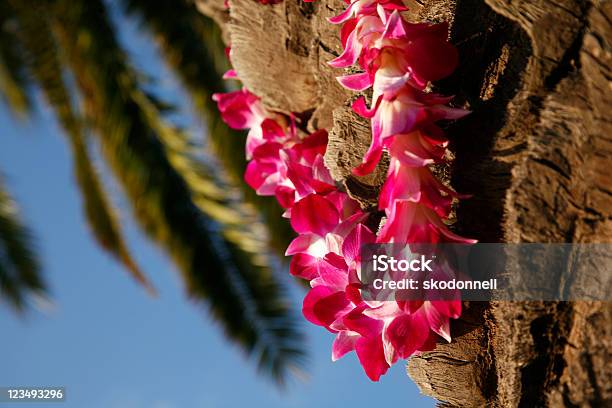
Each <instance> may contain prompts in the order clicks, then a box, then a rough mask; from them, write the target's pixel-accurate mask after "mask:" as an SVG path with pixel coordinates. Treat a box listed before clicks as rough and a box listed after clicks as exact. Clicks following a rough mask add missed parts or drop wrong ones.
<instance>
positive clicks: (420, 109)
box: [353, 86, 468, 176]
mask: <svg viewBox="0 0 612 408" xmlns="http://www.w3.org/2000/svg"><path fill="white" fill-rule="evenodd" d="M450 99H451V98H448V97H441V96H439V95H435V94H426V93H423V92H421V91H419V90H417V89H414V88H412V87H409V86H405V87H403V88H402V89H401V90H400V91H399V92H397V93H396V94H394V95H391V96H389V95H386V94H382V95H379V96H378V97H377V99H376V100H374V103H373V105H374V107H373V108H371V109H369V108H368V107H367V106H366V104H365V99H364V98H363V97H361V98H359V99H357V100H356V101H355V102H354V103H353V110H354V111H355V112H356V113H357V114H359V115H361V116H363V117H365V118H369V119H371V120H372V143H371V145H370V148H369V149H368V151H367V153H366V154H365V156H364V158H363V162H362V164H361V165H359V166H358V167H357V168H355V169H354V170H353V172H354V173H355V174H356V175H360V176H362V175H366V174H369V173H371V172H372V171H373V170H374V168H375V167H376V164H378V162H379V161H380V157H381V155H382V150H383V148H384V147H388V146H389V144H390V142H391V140H387V139H388V138H389V137H391V136H395V135H397V134H400V133H411V132H413V131H415V130H417V129H419V128H427V127H431V126H432V124H433V122H435V121H437V120H440V119H459V118H461V117H463V116H465V115H467V113H468V112H467V111H465V110H463V109H455V108H450V107H448V106H446V103H448V102H449V101H450Z"/></svg>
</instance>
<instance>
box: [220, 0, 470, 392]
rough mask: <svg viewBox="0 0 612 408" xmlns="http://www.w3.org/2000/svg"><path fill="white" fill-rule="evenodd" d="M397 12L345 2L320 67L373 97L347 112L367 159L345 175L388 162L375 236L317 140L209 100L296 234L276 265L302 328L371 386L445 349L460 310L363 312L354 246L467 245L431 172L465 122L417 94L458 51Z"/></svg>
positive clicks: (406, 305)
mask: <svg viewBox="0 0 612 408" xmlns="http://www.w3.org/2000/svg"><path fill="white" fill-rule="evenodd" d="M405 10H406V7H405V6H404V4H403V3H402V1H401V0H354V1H352V2H350V3H348V6H347V8H346V10H345V11H344V12H343V13H341V14H340V15H338V16H337V17H333V18H331V19H330V22H331V23H333V24H341V25H342V29H341V40H342V44H343V46H344V51H343V53H342V54H341V55H340V56H338V57H337V58H336V59H334V60H332V61H330V62H329V64H330V65H332V66H333V67H336V68H346V67H349V66H352V65H357V66H358V67H360V68H361V69H362V70H363V72H361V73H357V74H351V75H346V76H340V77H338V81H339V82H340V83H341V84H342V85H343V86H344V87H345V88H348V89H351V90H354V91H364V90H366V89H368V88H372V101H371V104H370V106H368V105H367V103H366V100H365V98H364V97H360V98H359V99H357V100H356V101H355V103H354V104H353V110H354V111H355V112H356V113H357V114H359V115H361V116H363V117H365V118H368V119H369V120H370V121H371V127H372V141H371V145H370V148H369V150H368V152H367V153H366V155H365V157H364V158H363V161H362V163H361V164H360V165H359V166H358V167H357V168H355V169H354V173H355V174H356V175H366V174H368V173H370V172H372V171H373V170H374V168H375V167H376V165H377V164H378V162H379V161H380V158H381V156H382V154H383V151H386V152H388V154H389V156H390V159H391V160H390V165H389V169H388V174H387V179H386V181H385V183H384V185H383V187H382V191H381V195H380V198H379V209H380V210H382V211H384V214H385V216H386V221H385V223H384V225H383V226H382V227H381V228H380V229H379V231H372V230H370V229H369V228H368V227H367V226H366V225H365V223H366V221H367V220H368V217H369V214H367V213H364V212H363V211H362V210H361V208H360V207H359V205H358V204H357V203H356V202H355V201H354V200H353V199H351V198H350V197H349V196H348V195H347V194H346V193H345V192H342V191H339V190H338V189H337V187H336V183H335V182H334V180H333V179H332V177H331V175H330V173H329V171H328V169H327V168H326V167H325V165H324V162H323V157H324V154H325V151H326V147H327V132H326V131H325V130H319V131H316V132H314V133H311V134H307V133H305V132H303V131H301V130H299V129H298V127H297V126H296V122H295V119H294V118H293V117H291V116H290V117H286V116H284V115H279V114H275V113H273V112H270V111H268V110H266V109H265V107H264V106H263V104H262V103H261V101H260V100H259V98H258V97H256V96H255V95H253V94H252V93H250V92H249V91H248V90H246V89H241V90H238V91H234V92H229V93H225V94H216V95H214V96H213V98H214V100H215V101H216V102H217V104H218V107H219V110H220V112H221V115H222V117H223V119H224V121H225V122H226V123H227V124H228V125H229V126H230V127H232V128H234V129H248V138H247V145H246V156H247V158H248V159H249V160H250V162H249V164H248V167H247V170H246V173H245V180H246V182H247V183H248V184H249V185H250V186H251V187H252V188H253V189H255V190H256V192H257V193H258V194H260V195H268V196H272V195H274V196H276V198H277V200H278V202H279V203H280V205H281V206H282V207H283V208H285V209H286V212H285V216H287V217H289V218H290V220H291V225H292V227H293V229H294V230H295V231H296V232H297V233H298V236H297V238H295V239H294V240H293V241H292V242H291V244H290V245H289V247H288V248H287V251H286V254H287V255H292V256H293V258H292V260H291V265H290V272H291V274H293V275H295V276H298V277H300V278H303V279H306V280H308V281H309V282H310V286H311V289H310V291H309V292H308V294H307V295H306V297H305V298H304V303H303V313H304V316H305V317H306V319H307V320H309V321H310V322H312V323H313V324H316V325H319V326H323V327H325V328H326V329H327V330H329V331H330V332H332V333H334V334H335V335H336V339H335V341H334V343H333V346H332V360H334V361H335V360H337V359H339V358H340V357H342V356H343V355H345V354H346V353H348V352H351V351H355V352H356V354H357V357H358V359H359V361H360V363H361V365H362V366H363V368H364V370H365V372H366V374H367V376H368V377H369V378H370V379H371V380H373V381H378V380H379V378H380V376H381V375H383V374H384V373H385V372H386V371H387V370H388V368H389V367H390V366H391V365H392V364H394V363H395V362H397V361H398V360H399V359H406V358H408V357H410V356H411V355H413V354H415V353H418V352H421V351H427V350H432V349H433V348H434V347H435V343H436V341H437V338H438V336H441V337H442V338H444V339H446V340H447V341H450V340H451V336H450V329H449V320H450V319H451V318H452V319H456V318H458V317H459V316H460V314H461V301H460V300H452V301H451V300H445V301H441V300H420V301H385V302H382V301H366V300H364V299H363V298H362V296H361V292H360V289H359V287H360V286H359V285H360V272H359V271H360V248H361V246H362V245H364V244H368V243H395V244H401V245H409V244H413V243H444V242H449V243H474V242H476V241H474V240H471V239H467V238H463V237H460V236H458V235H456V234H454V233H453V232H451V231H450V230H449V229H448V228H447V227H446V225H445V223H444V220H445V219H447V218H448V216H449V213H450V211H451V204H452V201H453V199H457V198H460V197H459V196H458V195H457V194H456V193H455V192H454V191H452V190H451V189H449V188H448V187H446V186H445V185H444V184H442V182H440V181H439V180H438V179H437V178H436V177H435V176H434V175H433V174H432V172H431V171H430V169H429V166H430V165H432V164H437V163H443V162H444V157H445V152H446V148H447V145H448V140H447V139H446V138H445V136H444V132H443V131H442V130H441V129H440V127H438V126H437V125H436V122H437V121H438V120H441V119H458V118H460V117H462V116H464V115H466V114H467V113H468V112H466V111H464V110H462V109H455V108H451V107H449V106H448V102H449V101H450V100H451V98H449V97H443V96H440V95H437V94H434V93H431V92H428V91H427V90H426V89H427V85H428V84H429V83H430V82H431V81H435V80H439V79H441V78H444V77H446V76H448V75H449V74H450V73H452V72H453V71H454V69H455V68H456V65H457V62H458V55H457V51H456V49H455V48H454V47H453V46H452V45H451V44H449V43H448V41H447V33H448V27H447V25H446V24H435V25H430V24H413V23H408V22H406V21H405V20H404V18H403V17H402V15H401V12H402V11H405ZM226 77H228V78H235V77H236V75H235V72H233V71H230V72H229V73H228V74H226ZM440 273H446V274H447V275H448V274H450V275H452V274H453V271H452V270H451V271H440Z"/></svg>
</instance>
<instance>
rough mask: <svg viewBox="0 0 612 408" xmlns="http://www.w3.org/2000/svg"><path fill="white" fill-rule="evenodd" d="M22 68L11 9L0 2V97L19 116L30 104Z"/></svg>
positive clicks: (27, 109)
mask: <svg viewBox="0 0 612 408" xmlns="http://www.w3.org/2000/svg"><path fill="white" fill-rule="evenodd" d="M24 68H25V61H24V59H23V52H22V49H20V43H19V41H18V39H17V27H16V19H15V16H14V14H13V10H12V9H11V8H10V7H9V5H8V3H6V2H0V97H1V98H2V99H3V101H4V102H5V104H6V105H7V107H8V108H9V109H11V110H12V111H13V112H15V113H16V114H18V115H19V116H25V115H26V114H27V113H28V112H29V110H30V108H31V105H32V103H31V100H30V96H29V94H28V83H29V81H28V78H27V76H26V73H25V69H24Z"/></svg>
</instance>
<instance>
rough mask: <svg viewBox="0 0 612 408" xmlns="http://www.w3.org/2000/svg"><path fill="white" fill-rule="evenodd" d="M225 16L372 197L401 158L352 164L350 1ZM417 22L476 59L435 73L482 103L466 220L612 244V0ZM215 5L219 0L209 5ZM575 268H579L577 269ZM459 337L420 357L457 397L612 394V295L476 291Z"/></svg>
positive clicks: (369, 199)
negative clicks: (365, 173)
mask: <svg viewBox="0 0 612 408" xmlns="http://www.w3.org/2000/svg"><path fill="white" fill-rule="evenodd" d="M199 1H200V2H201V4H202V6H201V10H202V11H203V12H206V13H209V14H213V15H214V16H215V18H216V20H217V21H220V22H226V25H225V27H224V31H225V32H226V34H227V38H228V39H229V41H231V44H232V58H233V61H232V62H233V64H234V66H235V68H236V70H237V71H238V75H239V76H240V78H241V79H242V80H243V82H244V84H245V86H246V87H248V88H249V89H250V90H251V91H253V92H254V93H255V94H257V95H258V96H260V97H261V98H262V100H263V102H264V103H265V104H266V106H268V107H269V108H270V109H272V110H276V111H279V112H289V111H291V112H297V113H299V114H300V117H301V118H304V120H305V125H307V126H308V127H309V128H311V129H314V128H326V129H328V130H329V131H330V141H329V148H328V153H327V155H326V158H325V159H326V164H327V165H328V167H329V168H330V170H331V171H332V174H333V176H334V177H335V178H336V179H337V180H338V181H339V182H341V183H342V184H343V185H344V186H345V187H346V189H347V190H348V191H349V193H351V194H352V195H353V196H354V197H355V198H357V199H358V200H359V201H360V202H361V203H362V204H363V205H364V206H372V205H375V203H376V197H377V194H378V188H379V186H380V184H381V183H382V181H383V179H384V170H385V166H386V164H385V163H384V161H383V163H382V164H381V165H380V166H379V167H380V169H378V171H377V172H375V173H374V174H373V175H371V176H369V177H366V178H356V177H353V176H351V175H350V170H351V168H352V167H354V166H355V165H356V164H358V163H359V162H360V160H361V157H362V155H363V153H364V152H365V150H366V148H367V146H368V145H369V142H370V132H369V126H368V123H367V122H365V121H363V120H362V119H360V118H359V117H357V116H356V115H355V114H353V113H352V111H351V110H350V109H349V108H348V106H349V103H350V101H351V100H352V99H354V98H355V95H354V94H353V93H349V92H347V91H346V90H344V89H342V88H341V87H340V86H339V85H338V83H337V82H336V80H335V77H336V76H337V75H340V74H341V72H338V70H335V69H332V68H331V67H329V66H328V65H327V64H326V62H327V61H328V60H330V59H332V58H334V57H335V56H337V55H338V54H339V52H340V51H341V46H340V42H339V39H338V28H337V27H335V26H333V25H331V24H329V23H328V22H327V21H326V18H328V17H330V16H332V15H335V14H337V13H338V12H339V11H340V10H342V9H343V8H344V3H343V2H342V1H341V0H317V1H316V2H315V3H304V2H302V0H285V1H284V2H283V3H281V4H278V5H275V6H262V5H260V4H259V3H257V2H256V1H254V0H231V11H230V13H229V16H228V15H227V14H223V13H224V12H223V11H221V12H219V10H222V7H221V4H222V0H199ZM407 4H408V5H409V6H410V7H411V10H410V11H409V12H408V14H407V16H408V17H409V19H410V20H413V21H431V22H438V21H442V20H446V21H450V22H451V23H452V29H451V33H450V35H451V39H452V42H453V43H454V44H456V45H457V46H458V48H459V51H460V55H461V65H460V68H459V69H458V70H457V72H456V73H455V74H454V75H453V76H452V77H451V78H449V79H447V80H444V81H442V82H441V83H439V84H436V87H437V88H439V90H440V91H441V92H443V93H446V94H455V95H457V98H456V102H455V103H456V104H457V105H459V106H465V107H468V108H469V109H471V110H472V111H473V114H472V115H470V116H468V117H467V118H465V119H463V120H461V121H459V122H457V123H455V124H452V125H450V126H449V127H448V132H449V135H450V136H451V138H452V146H451V150H452V151H453V155H454V157H455V161H454V164H453V167H452V172H451V174H452V176H451V184H452V185H453V187H454V188H455V189H457V190H458V191H460V192H463V193H470V194H473V195H474V198H472V199H470V200H466V201H463V202H462V203H461V204H460V205H459V206H458V208H457V210H456V214H457V222H456V224H455V225H454V228H455V229H456V230H458V231H459V232H461V233H463V234H464V235H466V236H470V237H475V238H478V239H479V240H480V241H481V242H612V186H611V183H610V177H609V169H608V167H609V166H610V163H611V160H610V157H611V154H612V124H611V118H610V115H609V112H610V108H611V107H612V103H611V96H610V95H611V90H612V83H611V82H610V80H611V78H612V74H611V72H610V65H611V60H612V50H611V46H610V41H611V38H612V37H611V33H610V22H611V21H612V4H611V3H610V2H609V1H598V0H593V1H572V0H554V1H553V0H534V1H516V0H456V1H452V0H449V1H447V0H437V1H435V0H429V1H408V2H407ZM209 10H212V12H211V11H209ZM565 278H567V279H570V278H571V277H565ZM452 331H453V336H454V340H453V342H452V343H451V344H440V345H439V346H438V347H437V349H436V350H435V351H432V352H430V353H425V354H423V355H422V356H419V357H415V358H412V359H411V361H410V362H409V367H408V371H409V373H410V375H411V376H412V377H413V379H414V380H415V381H416V382H417V383H418V384H419V386H420V387H421V390H422V391H423V392H424V393H425V394H428V395H431V396H433V397H435V398H437V399H438V400H440V401H442V404H443V405H445V406H461V407H479V406H500V407H518V406H521V407H589V406H592V407H598V406H602V407H603V406H612V381H611V379H612V367H611V366H610V365H609V364H608V363H609V362H610V361H612V360H611V358H610V354H611V352H612V336H611V335H612V333H611V332H612V306H611V305H610V304H609V303H603V302H571V303H570V302H564V303H554V302H521V303H518V302H516V303H495V302H492V303H490V304H484V303H472V304H466V311H465V313H464V316H463V317H462V319H461V320H460V321H458V322H456V324H454V326H453V328H452Z"/></svg>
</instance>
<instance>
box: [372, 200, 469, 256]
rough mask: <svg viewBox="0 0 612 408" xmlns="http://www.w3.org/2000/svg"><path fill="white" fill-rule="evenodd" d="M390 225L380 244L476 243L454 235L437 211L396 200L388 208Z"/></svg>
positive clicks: (388, 222) (384, 231)
mask: <svg viewBox="0 0 612 408" xmlns="http://www.w3.org/2000/svg"><path fill="white" fill-rule="evenodd" d="M385 210H386V213H387V221H386V223H385V225H384V226H383V227H382V229H381V230H380V232H379V234H378V239H377V241H378V242H381V243H396V244H404V245H406V244H409V243H434V244H435V243H438V242H448V243H465V244H474V243H476V240H473V239H469V238H464V237H461V236H459V235H457V234H455V233H453V232H451V231H450V230H449V229H448V227H447V226H446V225H444V223H443V222H442V220H441V219H440V216H439V215H438V214H436V213H435V212H434V210H432V209H430V208H428V207H427V206H426V205H422V204H420V203H417V202H414V201H410V200H394V201H393V202H392V203H391V207H390V208H386V209H385Z"/></svg>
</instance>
